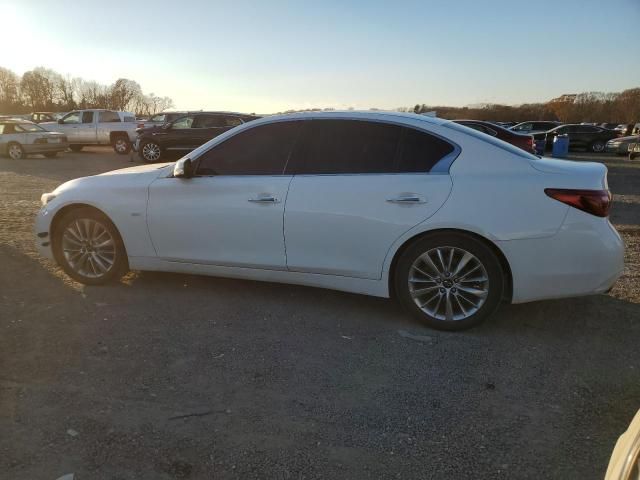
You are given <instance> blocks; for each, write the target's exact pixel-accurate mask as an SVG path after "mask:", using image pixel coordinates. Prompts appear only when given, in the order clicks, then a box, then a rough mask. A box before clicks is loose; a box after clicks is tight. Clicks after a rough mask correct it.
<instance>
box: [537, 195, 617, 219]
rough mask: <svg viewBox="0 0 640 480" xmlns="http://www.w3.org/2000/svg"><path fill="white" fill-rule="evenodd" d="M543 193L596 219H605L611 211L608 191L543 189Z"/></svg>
mask: <svg viewBox="0 0 640 480" xmlns="http://www.w3.org/2000/svg"><path fill="white" fill-rule="evenodd" d="M544 193H546V194H547V195H548V196H549V197H551V198H553V199H554V200H558V201H559V202H562V203H566V204H567V205H569V206H571V207H574V208H577V209H578V210H582V211H583V212H587V213H590V214H591V215H595V216H596V217H607V216H608V215H609V210H610V209H611V192H609V190H573V189H566V188H545V190H544Z"/></svg>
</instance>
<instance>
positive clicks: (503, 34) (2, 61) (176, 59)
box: [0, 0, 640, 113]
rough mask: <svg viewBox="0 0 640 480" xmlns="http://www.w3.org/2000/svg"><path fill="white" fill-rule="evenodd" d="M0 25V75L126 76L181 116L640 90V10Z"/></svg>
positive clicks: (75, 1)
mask: <svg viewBox="0 0 640 480" xmlns="http://www.w3.org/2000/svg"><path fill="white" fill-rule="evenodd" d="M0 19H1V24H2V29H1V31H2V33H3V38H4V39H5V48H3V49H1V50H0V66H2V67H5V68H9V69H11V70H13V71H14V72H15V73H17V74H20V75H21V74H23V73H24V72H25V71H27V70H30V69H32V68H34V67H37V66H43V67H47V68H52V69H54V70H56V71H58V72H60V73H62V74H65V75H67V74H68V75H70V76H72V77H76V76H80V77H83V78H85V79H87V80H96V81H98V82H100V83H105V84H110V83H112V82H113V81H115V80H116V79H117V78H120V77H124V78H129V79H132V80H135V81H137V82H138V83H139V84H140V85H141V86H142V89H143V91H144V92H145V93H151V92H153V93H154V94H156V95H159V96H169V97H171V98H172V99H173V101H174V104H175V107H176V109H212V110H213V109H216V110H234V111H243V112H259V113H271V112H277V111H283V110H287V109H303V108H312V107H321V108H326V107H333V108H350V107H353V108H356V109H368V108H372V107H375V108H382V109H394V108H397V107H401V106H412V105H415V104H416V103H425V104H427V105H452V106H463V105H473V104H477V103H505V104H520V103H526V102H537V101H546V100H549V99H551V98H553V97H557V96H559V95H561V94H563V93H579V92H583V91H621V90H624V89H626V88H632V87H639V86H640V60H639V59H640V0H537V1H535V2H522V1H514V0H484V1H478V0H421V1H402V0H395V1H377V0H368V1H366V0H365V1H361V0H352V1H349V0H320V1H318V0H309V1H306V0H298V1H279V0H265V1H241V0H236V1H229V0H227V1H218V0H210V1H200V0H188V1H176V0H169V1H167V0H155V1H146V0H135V1H133V0H127V1H120V0H111V1H109V2H105V1H103V0H101V1H92V0H86V1H79V0H56V1H51V0H0ZM14 36H15V38H16V41H15V42H13V41H12V42H9V43H7V39H8V38H12V37H14ZM8 45H12V47H11V48H7V47H8Z"/></svg>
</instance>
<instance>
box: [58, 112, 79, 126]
mask: <svg viewBox="0 0 640 480" xmlns="http://www.w3.org/2000/svg"><path fill="white" fill-rule="evenodd" d="M81 118H82V117H81V116H80V112H71V113H70V114H69V115H67V116H66V117H64V118H63V119H62V123H65V124H74V123H81Z"/></svg>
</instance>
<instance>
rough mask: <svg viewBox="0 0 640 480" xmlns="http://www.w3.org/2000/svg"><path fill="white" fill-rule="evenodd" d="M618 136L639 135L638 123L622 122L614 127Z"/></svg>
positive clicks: (639, 124)
mask: <svg viewBox="0 0 640 480" xmlns="http://www.w3.org/2000/svg"><path fill="white" fill-rule="evenodd" d="M615 130H616V131H617V132H618V136H620V137H628V136H629V135H640V123H622V124H620V125H618V126H617V127H616V129H615Z"/></svg>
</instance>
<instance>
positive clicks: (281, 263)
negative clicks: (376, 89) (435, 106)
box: [36, 112, 623, 330]
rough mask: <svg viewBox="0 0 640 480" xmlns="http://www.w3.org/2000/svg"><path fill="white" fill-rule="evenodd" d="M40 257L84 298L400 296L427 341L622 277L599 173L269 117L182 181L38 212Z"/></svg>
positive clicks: (356, 116)
mask: <svg viewBox="0 0 640 480" xmlns="http://www.w3.org/2000/svg"><path fill="white" fill-rule="evenodd" d="M42 203H43V206H42V209H41V211H40V213H39V215H38V216H37V220H36V235H37V245H38V248H39V251H40V252H41V254H42V255H44V256H46V257H48V258H52V259H55V260H56V261H57V262H58V263H59V264H60V266H61V267H62V268H63V269H64V270H65V272H67V274H68V275H69V276H71V277H72V278H74V279H75V280H77V281H79V282H82V283H85V284H91V285H93V284H100V283H103V282H106V281H109V280H113V279H115V278H117V277H119V276H120V275H122V274H123V272H125V271H127V270H128V269H136V270H161V271H170V272H183V273H191V274H203V275H214V276H221V277H235V278H246V279H251V280H264V281H270V282H283V283H292V284H301V285H311V286H316V287H323V288H331V289H336V290H343V291H347V292H356V293H362V294H366V295H375V296H379V297H389V296H395V297H396V298H398V299H399V301H400V302H401V303H402V304H403V305H404V307H406V308H407V309H408V310H409V311H410V312H411V313H413V314H414V315H416V316H417V317H418V318H419V319H421V320H422V321H424V322H425V323H426V324H428V325H430V326H432V327H434V328H440V329H448V330H458V329H463V328H468V327H471V326H473V325H476V324H478V323H479V322H481V321H482V320H483V319H485V318H487V317H488V316H489V315H490V314H491V313H492V312H494V311H495V309H496V307H497V306H498V304H499V303H500V301H502V300H504V301H507V302H512V303H522V302H529V301H533V300H540V299H547V298H559V297H569V296H575V295H588V294H595V293H601V292H606V291H607V290H609V289H610V288H611V286H612V285H613V283H614V282H615V281H616V279H617V278H618V276H619V275H620V274H621V272H622V269H623V243H622V240H621V239H620V236H619V235H618V233H617V232H616V230H615V229H614V228H613V226H612V225H611V223H610V222H609V220H608V218H607V216H608V211H609V206H610V203H611V195H610V193H609V191H608V187H607V170H606V168H605V167H604V166H603V165H601V164H598V163H576V162H568V161H561V160H550V159H541V158H539V157H536V156H534V155H530V154H528V153H526V152H525V151H523V150H521V149H519V148H516V147H513V146H511V145H509V144H507V143H504V142H502V141H500V140H497V139H495V138H493V137H490V136H488V135H485V134H483V133H480V132H477V131H475V130H472V129H469V128H467V127H464V126H461V125H458V124H456V123H452V122H449V121H446V120H440V119H436V118H429V117H424V116H420V115H414V114H403V113H392V112H387V113H383V112H327V113H310V114H309V113H305V114H292V115H281V116H272V117H268V118H263V119H260V120H256V121H253V122H250V123H247V124H244V125H241V126H239V127H236V128H234V129H232V130H230V131H228V132H226V133H224V134H223V135H220V136H218V137H216V138H215V139H213V140H211V141H209V142H208V143H206V144H204V145H203V146H201V147H200V148H198V149H196V150H194V151H193V152H191V153H190V154H189V155H188V156H186V157H183V158H182V159H180V160H179V161H177V162H176V163H173V164H162V165H147V166H140V167H133V168H127V169H123V170H117V171H114V172H109V173H105V174H102V175H98V176H93V177H87V178H80V179H76V180H72V181H70V182H67V183H65V184H63V185H61V186H60V187H58V188H57V189H56V190H54V191H53V192H51V193H46V194H44V195H43V196H42Z"/></svg>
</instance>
